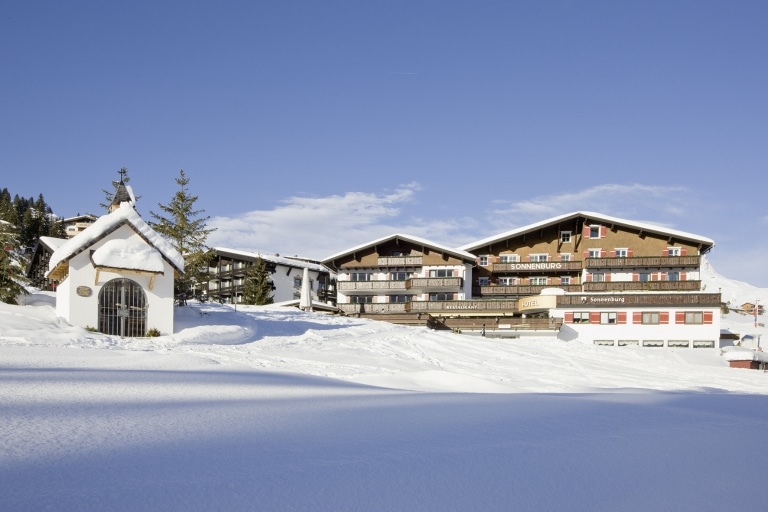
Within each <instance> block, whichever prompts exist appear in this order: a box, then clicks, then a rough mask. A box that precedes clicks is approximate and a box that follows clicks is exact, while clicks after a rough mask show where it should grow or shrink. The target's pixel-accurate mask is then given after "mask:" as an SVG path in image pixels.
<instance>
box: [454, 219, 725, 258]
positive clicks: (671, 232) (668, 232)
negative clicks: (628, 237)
mask: <svg viewBox="0 0 768 512" xmlns="http://www.w3.org/2000/svg"><path fill="white" fill-rule="evenodd" d="M577 217H584V218H585V219H587V220H590V221H597V222H601V223H604V224H618V225H622V226H629V227H633V228H636V229H640V230H643V231H648V232H650V233H658V234H662V235H665V236H673V237H677V238H681V239H686V240H690V241H693V242H697V243H699V244H702V245H704V246H706V250H704V251H702V252H706V251H708V250H709V249H711V248H712V247H714V245H715V242H714V240H712V239H710V238H706V237H703V236H699V235H694V234H692V233H686V232H685V231H678V230H676V229H669V228H665V227H663V226H659V225H657V224H651V223H648V222H638V221H633V220H627V219H620V218H618V217H610V216H608V215H603V214H602V213H595V212H587V211H578V212H572V213H568V214H565V215H560V216H558V217H552V218H549V219H546V220H543V221H540V222H536V223H534V224H528V225H527V226H523V227H521V228H517V229H513V230H511V231H507V232H504V233H500V234H498V235H493V236H491V237H488V238H484V239H482V240H478V241H476V242H472V243H469V244H466V245H463V246H461V247H460V249H463V250H466V251H472V250H475V249H479V248H481V247H484V246H487V245H490V244H494V243H496V242H499V241H502V240H506V239H508V238H512V237H515V236H519V235H522V234H525V233H529V232H531V231H536V230H538V229H541V228H543V227H546V226H550V225H552V224H557V223H559V222H564V221H567V220H571V219H575V218H577Z"/></svg>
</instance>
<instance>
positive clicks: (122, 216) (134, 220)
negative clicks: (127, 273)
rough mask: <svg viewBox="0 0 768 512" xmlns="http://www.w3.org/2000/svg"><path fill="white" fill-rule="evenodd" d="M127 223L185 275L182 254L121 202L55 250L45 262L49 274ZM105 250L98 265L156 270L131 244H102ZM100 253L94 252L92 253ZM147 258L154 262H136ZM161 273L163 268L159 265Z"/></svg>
mask: <svg viewBox="0 0 768 512" xmlns="http://www.w3.org/2000/svg"><path fill="white" fill-rule="evenodd" d="M124 224H127V225H129V226H131V227H132V228H133V230H134V231H136V233H137V234H138V235H139V236H140V237H142V238H143V239H144V240H145V241H146V242H147V243H148V244H150V245H151V246H152V247H153V248H154V249H155V250H156V251H157V252H158V253H159V255H160V256H161V257H162V258H164V259H165V260H167V261H168V262H169V263H170V264H171V266H173V267H174V268H175V269H176V270H177V271H179V272H181V273H183V272H184V258H183V257H182V255H181V254H180V253H179V252H178V251H177V250H176V249H175V248H174V247H173V246H172V245H171V244H170V243H169V242H168V241H166V240H165V239H164V238H163V237H162V236H160V235H159V234H158V233H157V232H156V231H155V230H154V229H152V228H151V227H150V226H149V224H147V223H146V222H144V220H143V219H142V218H141V217H140V216H139V214H138V213H137V212H136V210H135V209H134V208H133V205H132V204H131V203H128V202H124V203H122V204H121V205H120V207H119V208H117V209H115V210H114V211H113V212H112V213H110V214H108V215H104V216H102V217H99V218H98V219H97V220H96V221H95V222H94V223H93V224H91V225H90V226H88V227H87V228H85V229H84V230H83V231H82V232H81V233H79V234H78V235H77V236H76V237H73V238H70V239H69V240H67V241H66V242H65V243H63V244H62V245H61V246H59V247H58V249H56V250H55V251H54V253H53V254H52V255H51V260H50V262H49V263H48V273H47V274H46V275H50V274H51V273H53V271H54V270H55V269H56V268H57V267H58V266H59V265H61V264H63V263H66V262H67V261H68V260H69V259H70V258H72V257H73V256H75V255H77V254H79V253H80V252H82V251H83V250H85V249H87V248H88V247H91V246H92V245H93V244H94V243H96V242H97V241H99V240H101V239H102V238H104V237H105V236H106V235H107V234H109V233H111V232H112V231H114V230H115V229H117V228H119V227H120V226H122V225H124ZM107 245H108V248H107V249H105V250H104V251H101V254H100V255H99V258H100V262H101V263H99V264H100V265H102V266H107V267H114V268H131V269H143V267H144V266H152V267H153V268H156V260H155V258H154V256H152V255H151V254H150V253H147V252H144V253H142V252H141V251H140V250H139V249H138V248H137V247H134V246H132V245H131V244H105V246H107ZM99 252H100V251H96V253H94V255H95V254H97V253H99ZM140 255H141V256H144V257H149V258H150V259H152V260H153V261H154V262H150V263H147V262H145V263H140V262H137V261H136V260H137V258H138V257H139V256H140ZM161 270H162V265H161Z"/></svg>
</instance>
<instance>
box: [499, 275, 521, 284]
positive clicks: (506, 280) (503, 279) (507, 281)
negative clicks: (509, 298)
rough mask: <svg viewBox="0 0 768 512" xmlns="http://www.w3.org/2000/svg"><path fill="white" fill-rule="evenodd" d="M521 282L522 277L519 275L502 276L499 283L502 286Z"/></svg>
mask: <svg viewBox="0 0 768 512" xmlns="http://www.w3.org/2000/svg"><path fill="white" fill-rule="evenodd" d="M516 284H520V279H519V278H517V277H500V278H499V285H501V286H511V285H516Z"/></svg>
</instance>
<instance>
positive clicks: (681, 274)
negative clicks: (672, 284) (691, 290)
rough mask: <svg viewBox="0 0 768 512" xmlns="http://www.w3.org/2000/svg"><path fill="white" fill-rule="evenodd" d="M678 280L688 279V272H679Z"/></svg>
mask: <svg viewBox="0 0 768 512" xmlns="http://www.w3.org/2000/svg"><path fill="white" fill-rule="evenodd" d="M680 280H681V281H687V280H688V274H686V273H685V272H680Z"/></svg>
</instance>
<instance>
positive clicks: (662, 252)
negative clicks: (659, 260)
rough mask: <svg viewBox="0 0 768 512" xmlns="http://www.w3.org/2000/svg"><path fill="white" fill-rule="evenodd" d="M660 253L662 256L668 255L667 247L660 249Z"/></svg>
mask: <svg viewBox="0 0 768 512" xmlns="http://www.w3.org/2000/svg"><path fill="white" fill-rule="evenodd" d="M661 255H662V256H669V249H664V250H663V251H661Z"/></svg>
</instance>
